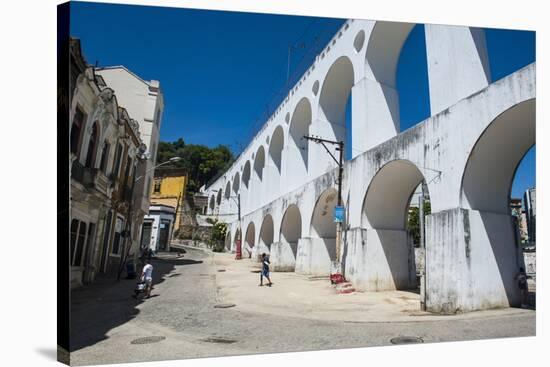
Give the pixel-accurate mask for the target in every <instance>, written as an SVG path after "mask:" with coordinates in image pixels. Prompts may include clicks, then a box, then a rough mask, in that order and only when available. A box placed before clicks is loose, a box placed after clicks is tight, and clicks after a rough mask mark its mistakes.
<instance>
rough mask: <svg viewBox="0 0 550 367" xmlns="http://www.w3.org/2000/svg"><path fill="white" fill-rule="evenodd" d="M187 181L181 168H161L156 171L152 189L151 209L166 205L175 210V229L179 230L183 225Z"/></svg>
mask: <svg viewBox="0 0 550 367" xmlns="http://www.w3.org/2000/svg"><path fill="white" fill-rule="evenodd" d="M187 181H188V179H187V175H186V172H185V170H184V169H181V168H159V169H157V170H156V171H155V175H154V179H153V186H152V187H151V207H152V206H155V205H164V206H170V207H172V208H174V209H175V221H174V229H179V228H180V226H181V224H182V219H181V216H182V212H183V207H184V197H185V190H186V188H187Z"/></svg>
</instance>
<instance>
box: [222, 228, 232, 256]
mask: <svg viewBox="0 0 550 367" xmlns="http://www.w3.org/2000/svg"><path fill="white" fill-rule="evenodd" d="M224 245H225V250H226V251H231V231H227V233H226V234H225V242H224Z"/></svg>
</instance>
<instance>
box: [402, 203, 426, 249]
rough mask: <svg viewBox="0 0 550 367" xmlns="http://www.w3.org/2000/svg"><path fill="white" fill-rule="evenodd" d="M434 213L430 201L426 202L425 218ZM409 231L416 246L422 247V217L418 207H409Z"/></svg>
mask: <svg viewBox="0 0 550 367" xmlns="http://www.w3.org/2000/svg"><path fill="white" fill-rule="evenodd" d="M431 212H432V207H431V204H430V202H429V201H424V217H426V215H428V214H430V213H431ZM407 231H408V232H409V233H410V234H411V236H412V238H413V243H414V245H415V246H419V245H420V215H419V210H418V207H416V206H411V207H409V219H408V222H407Z"/></svg>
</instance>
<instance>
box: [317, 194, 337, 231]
mask: <svg viewBox="0 0 550 367" xmlns="http://www.w3.org/2000/svg"><path fill="white" fill-rule="evenodd" d="M337 196H338V191H336V189H335V188H332V187H331V188H329V189H326V190H325V191H324V192H323V193H322V194H321V195H320V196H319V198H318V199H317V202H316V203H315V208H314V209H313V215H312V217H311V231H310V233H311V234H312V236H313V237H320V238H336V223H335V222H334V220H333V213H334V208H335V207H336V203H337V202H338V197H337Z"/></svg>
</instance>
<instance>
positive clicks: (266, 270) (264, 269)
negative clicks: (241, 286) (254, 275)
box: [260, 253, 273, 287]
mask: <svg viewBox="0 0 550 367" xmlns="http://www.w3.org/2000/svg"><path fill="white" fill-rule="evenodd" d="M269 264H270V262H269V258H268V257H267V255H266V254H265V253H263V254H262V271H261V273H260V287H261V286H263V285H264V277H265V278H266V279H267V280H268V282H269V283H267V286H268V287H271V285H272V284H273V283H272V282H271V279H270V278H269Z"/></svg>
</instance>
